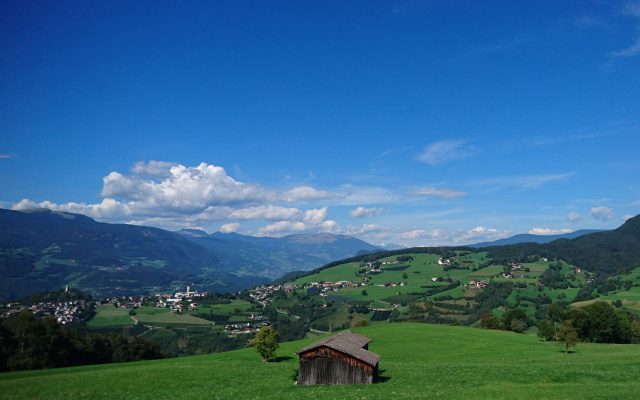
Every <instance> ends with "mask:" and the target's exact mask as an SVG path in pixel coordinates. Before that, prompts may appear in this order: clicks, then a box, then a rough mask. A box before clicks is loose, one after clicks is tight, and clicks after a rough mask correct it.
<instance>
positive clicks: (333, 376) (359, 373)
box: [296, 331, 389, 385]
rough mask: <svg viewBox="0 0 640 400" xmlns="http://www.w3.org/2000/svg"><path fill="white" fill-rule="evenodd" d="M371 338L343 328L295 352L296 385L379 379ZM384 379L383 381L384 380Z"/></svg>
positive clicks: (376, 358) (369, 381) (338, 383)
mask: <svg viewBox="0 0 640 400" xmlns="http://www.w3.org/2000/svg"><path fill="white" fill-rule="evenodd" d="M370 342H371V339H369V338H368V337H366V336H362V335H359V334H357V333H353V332H351V331H344V332H341V333H339V334H337V335H333V336H329V337H327V338H324V339H322V340H320V341H318V342H315V343H312V344H310V345H308V346H306V347H303V348H302V349H300V350H299V351H298V356H299V368H298V380H297V381H296V383H297V384H298V385H352V384H371V383H374V382H379V381H381V380H380V378H381V377H380V374H379V372H380V371H379V362H380V356H379V355H377V354H375V353H373V352H371V351H369V343H370ZM388 379H389V378H386V379H385V380H388Z"/></svg>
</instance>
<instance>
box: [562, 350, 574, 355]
mask: <svg viewBox="0 0 640 400" xmlns="http://www.w3.org/2000/svg"><path fill="white" fill-rule="evenodd" d="M558 353H563V354H564V353H565V351H564V350H558ZM566 353H567V355H569V354H573V353H576V350H569V351H567V352H566Z"/></svg>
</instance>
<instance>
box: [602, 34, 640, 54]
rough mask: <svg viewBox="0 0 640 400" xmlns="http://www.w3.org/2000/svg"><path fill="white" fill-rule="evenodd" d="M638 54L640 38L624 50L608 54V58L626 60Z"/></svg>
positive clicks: (639, 52) (639, 51)
mask: <svg viewBox="0 0 640 400" xmlns="http://www.w3.org/2000/svg"><path fill="white" fill-rule="evenodd" d="M638 54H640V38H637V39H636V40H635V42H634V43H632V44H631V45H630V46H628V47H625V48H624V49H620V50H615V51H611V52H609V58H628V57H634V56H637V55H638Z"/></svg>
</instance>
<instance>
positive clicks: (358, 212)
mask: <svg viewBox="0 0 640 400" xmlns="http://www.w3.org/2000/svg"><path fill="white" fill-rule="evenodd" d="M382 213H384V209H382V208H376V207H371V208H365V207H362V206H359V207H356V209H355V210H353V211H351V212H350V213H349V215H351V218H365V217H374V216H376V215H380V214H382Z"/></svg>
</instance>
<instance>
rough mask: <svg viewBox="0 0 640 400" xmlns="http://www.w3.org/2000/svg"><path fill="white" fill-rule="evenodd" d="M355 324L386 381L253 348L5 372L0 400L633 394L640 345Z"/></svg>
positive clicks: (289, 348)
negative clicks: (334, 381)
mask: <svg viewBox="0 0 640 400" xmlns="http://www.w3.org/2000/svg"><path fill="white" fill-rule="evenodd" d="M356 331H358V332H360V333H362V334H364V335H367V336H369V337H371V338H372V339H373V343H372V344H371V347H370V348H371V350H372V351H374V352H377V353H379V354H380V355H381V356H382V361H381V364H380V368H381V370H382V376H383V377H386V380H384V381H383V382H381V383H378V384H375V385H363V386H318V387H298V386H295V385H294V384H293V377H294V376H295V373H296V369H297V359H296V357H295V354H294V352H295V351H296V350H297V349H299V348H300V347H302V346H303V345H304V344H306V343H309V342H311V341H313V340H317V338H316V339H307V340H304V341H298V342H290V343H284V344H282V346H281V348H280V349H279V351H278V354H279V356H280V357H281V358H286V357H291V358H287V359H285V360H284V361H281V362H277V363H268V364H266V363H262V362H260V360H259V358H258V356H257V355H256V353H255V351H254V350H253V349H244V350H238V351H232V352H227V353H222V354H215V355H206V356H195V357H184V358H175V359H169V360H160V361H148V362H138V363H130V364H117V365H104V366H91V367H79V368H69V369H59V370H48V371H31V372H20V373H5V374H0V393H1V394H2V398H3V399H39V398H42V399H45V398H46V399H67V398H73V399H103V398H127V399H165V398H167V399H168V398H176V397H182V398H209V399H211V398H213V399H231V398H241V399H282V398H287V399H314V400H316V399H363V398H366V399H389V398H393V399H416V398H446V399H451V398H518V399H528V398H531V399H545V398H553V399H561V398H575V399H578V398H579V399H611V398H630V399H631V398H637V393H638V390H640V381H638V379H637V376H638V375H639V374H640V364H639V363H638V362H637V360H638V357H640V346H637V345H602V344H600V345H599V344H580V345H579V346H578V349H577V352H576V353H573V354H569V355H568V356H567V355H565V354H564V353H563V352H562V351H561V349H560V347H559V346H558V345H557V344H554V343H548V342H541V341H539V340H538V338H536V337H534V336H527V335H518V334H514V333H510V332H499V331H484V330H480V329H474V328H467V327H451V326H438V325H428V324H409V323H403V324H376V325H372V326H368V327H364V328H360V329H357V330H356Z"/></svg>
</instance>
